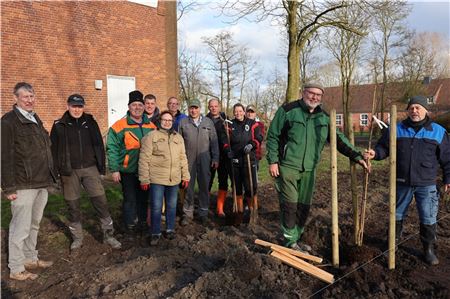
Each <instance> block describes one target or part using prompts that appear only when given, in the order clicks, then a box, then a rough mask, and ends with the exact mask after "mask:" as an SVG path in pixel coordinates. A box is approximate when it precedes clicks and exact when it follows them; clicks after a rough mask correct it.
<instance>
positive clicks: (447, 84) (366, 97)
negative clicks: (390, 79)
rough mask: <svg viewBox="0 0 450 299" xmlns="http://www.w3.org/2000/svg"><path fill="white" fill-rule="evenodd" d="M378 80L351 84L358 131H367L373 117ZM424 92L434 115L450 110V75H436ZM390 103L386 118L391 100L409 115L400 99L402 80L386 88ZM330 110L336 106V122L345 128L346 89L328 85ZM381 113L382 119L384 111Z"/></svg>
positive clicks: (386, 109)
mask: <svg viewBox="0 0 450 299" xmlns="http://www.w3.org/2000/svg"><path fill="white" fill-rule="evenodd" d="M374 90H375V84H364V85H354V86H351V87H350V94H351V98H352V104H351V109H350V110H351V112H352V114H353V129H354V130H355V132H367V131H368V130H369V128H370V121H371V119H372V99H373V96H374ZM422 90H424V92H423V94H422V95H424V96H426V97H427V98H428V101H429V104H430V109H429V112H430V114H431V115H432V116H433V115H434V116H437V115H441V114H444V113H448V112H450V78H445V79H434V80H431V82H427V84H424V85H423V86H422ZM380 91H381V84H378V86H377V96H379V95H380ZM386 95H387V97H386V98H387V99H386V103H385V107H384V121H385V122H388V121H389V111H390V106H391V104H393V103H395V104H396V105H397V112H398V115H397V117H398V118H399V119H403V118H405V115H406V114H405V109H406V103H405V102H402V101H400V98H401V97H402V95H403V89H402V84H401V83H390V84H389V85H388V86H387V88H386ZM323 103H324V108H325V110H326V111H329V110H330V109H332V108H334V109H336V124H337V126H338V127H339V128H341V129H343V127H344V124H345V120H344V119H343V108H342V89H341V87H340V86H336V87H329V88H325V93H324V97H323ZM377 111H380V107H378V109H377ZM377 117H378V118H380V119H381V117H380V113H378V114H377Z"/></svg>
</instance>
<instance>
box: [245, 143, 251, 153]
mask: <svg viewBox="0 0 450 299" xmlns="http://www.w3.org/2000/svg"><path fill="white" fill-rule="evenodd" d="M252 149H253V144H251V143H249V144H247V145H246V146H245V147H244V153H245V154H248V153H250V152H251V151H252Z"/></svg>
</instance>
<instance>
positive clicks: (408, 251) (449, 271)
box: [1, 173, 450, 298]
mask: <svg viewBox="0 0 450 299" xmlns="http://www.w3.org/2000/svg"><path fill="white" fill-rule="evenodd" d="M339 177H340V182H339V183H340V185H339V211H340V212H339V213H340V214H339V221H340V224H339V229H340V239H339V240H340V248H339V250H340V267H339V268H337V269H335V268H333V267H332V266H331V256H332V252H331V232H330V228H331V217H330V209H331V205H330V198H331V197H330V191H329V190H328V189H327V186H329V181H328V179H327V178H319V179H318V182H317V186H319V187H318V188H317V192H316V194H315V198H314V204H313V209H312V211H311V216H310V219H309V221H308V224H307V229H306V232H305V234H304V241H305V242H307V243H308V244H310V245H312V248H313V254H315V255H318V256H321V257H323V258H324V263H323V265H322V266H321V267H322V269H324V270H326V271H329V272H331V273H332V274H334V275H335V279H336V282H335V283H334V284H332V285H327V284H326V283H324V282H321V281H319V280H318V279H315V278H313V277H311V276H309V275H307V274H304V273H302V272H300V271H298V270H295V269H293V268H291V267H289V266H287V265H284V264H282V263H281V262H279V261H278V260H276V259H274V258H273V257H271V256H269V255H268V250H267V249H266V248H264V247H261V246H258V245H255V244H254V240H255V239H257V238H260V239H263V240H267V241H270V242H277V241H278V240H279V235H278V234H279V233H278V231H279V229H278V225H279V218H278V217H279V215H278V201H277V196H276V193H275V190H274V188H273V186H264V187H262V188H261V190H260V192H259V199H260V211H259V222H258V224H257V225H255V226H248V225H241V226H240V227H234V226H229V225H223V224H226V223H227V222H223V220H220V219H216V218H214V217H212V219H213V221H212V222H211V223H210V224H208V226H207V227H203V226H201V225H200V224H198V223H194V224H192V225H190V226H187V227H177V238H176V239H175V240H167V239H162V240H161V242H160V244H159V245H158V246H156V247H149V246H148V240H147V237H146V236H145V235H144V236H138V237H137V238H136V239H127V238H126V237H125V236H124V235H119V236H118V238H119V240H120V241H121V242H122V243H123V249H121V250H111V249H110V248H109V247H108V246H106V245H103V244H101V236H100V233H99V232H98V231H97V230H94V231H89V232H88V234H87V236H86V238H85V244H84V246H83V248H82V249H81V250H80V251H79V252H78V253H77V254H70V252H69V250H68V248H69V244H70V241H69V238H68V235H67V231H66V228H65V227H64V225H63V224H62V223H54V222H51V221H50V220H49V219H48V218H45V219H44V220H43V222H42V225H41V234H40V240H39V241H40V243H39V247H40V249H41V257H42V258H44V259H45V258H48V259H52V260H54V261H55V265H54V266H53V267H52V268H50V269H47V270H46V271H43V272H41V273H40V278H39V279H37V280H36V281H30V282H14V281H11V280H9V279H8V278H7V277H8V275H9V272H8V269H7V260H6V248H5V246H4V244H7V240H6V237H7V236H6V234H5V232H2V241H3V246H2V268H1V269H2V297H3V298H98V297H99V298H308V297H310V296H312V297H314V298H352V297H353V298H367V297H369V296H370V297H372V298H449V296H450V292H449V288H450V255H449V252H450V238H449V237H450V216H449V215H450V208H449V205H448V204H442V205H441V212H440V214H439V217H440V218H441V220H440V221H439V230H438V248H437V254H438V257H439V259H440V264H439V265H437V266H435V267H429V266H427V265H426V264H424V263H423V261H422V256H421V245H420V241H419V237H418V235H417V232H418V219H417V216H416V214H417V212H416V211H415V208H414V206H411V211H410V217H409V218H408V219H407V221H406V223H405V228H404V231H405V236H404V239H403V241H402V243H401V244H400V245H399V250H398V251H397V255H396V269H395V270H393V271H389V270H388V268H387V256H386V255H385V250H386V231H387V216H388V207H387V202H386V190H385V188H382V186H387V185H388V182H387V177H388V176H387V174H386V173H378V174H375V176H374V177H373V178H372V181H373V182H374V183H373V184H372V185H373V186H379V187H377V188H379V189H376V188H374V189H372V190H371V191H372V192H371V197H370V200H369V202H368V207H367V211H368V213H367V220H366V230H365V234H364V236H365V238H364V245H363V246H362V247H355V246H354V245H353V225H352V208H351V207H352V205H351V200H350V193H349V191H348V190H350V188H349V186H348V183H347V182H348V174H346V173H340V174H339ZM230 203H231V200H228V203H227V205H228V209H229V204H230ZM212 204H214V202H213V203H212Z"/></svg>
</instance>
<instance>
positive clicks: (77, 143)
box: [50, 94, 121, 251]
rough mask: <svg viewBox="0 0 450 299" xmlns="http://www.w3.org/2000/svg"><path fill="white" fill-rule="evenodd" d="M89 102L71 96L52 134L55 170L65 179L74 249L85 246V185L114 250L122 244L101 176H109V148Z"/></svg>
mask: <svg viewBox="0 0 450 299" xmlns="http://www.w3.org/2000/svg"><path fill="white" fill-rule="evenodd" d="M84 106H85V101H84V98H83V97H82V96H81V95H79V94H73V95H71V96H69V98H68V100H67V111H66V112H65V113H64V114H63V116H62V117H61V118H60V119H58V120H56V121H55V123H54V124H53V127H52V130H51V132H50V139H51V141H52V154H53V160H54V163H55V169H56V171H57V173H58V174H59V175H60V177H61V183H62V188H63V194H64V200H65V201H66V204H67V207H68V210H69V215H68V219H69V230H70V233H71V234H72V244H71V245H70V250H72V251H75V250H77V249H79V248H81V246H82V245H83V228H82V225H81V208H80V199H81V186H83V188H84V190H86V192H87V193H88V195H89V199H90V201H91V203H92V205H93V206H94V209H95V211H96V212H97V215H98V219H99V222H100V226H101V228H102V230H103V242H104V243H105V244H108V245H109V246H111V247H112V248H114V249H119V248H120V247H121V244H120V242H119V241H117V240H116V239H115V238H114V236H113V234H114V226H113V221H112V219H111V215H110V213H109V209H108V203H107V200H106V195H105V189H104V188H103V184H102V179H101V175H104V174H105V165H106V163H105V147H104V145H103V137H102V134H101V132H100V128H99V127H98V124H97V122H96V121H95V119H94V117H93V116H92V115H91V114H89V113H85V112H84Z"/></svg>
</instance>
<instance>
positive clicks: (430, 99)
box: [427, 96, 434, 104]
mask: <svg viewBox="0 0 450 299" xmlns="http://www.w3.org/2000/svg"><path fill="white" fill-rule="evenodd" d="M427 104H434V96H430V97H428V98H427Z"/></svg>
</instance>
